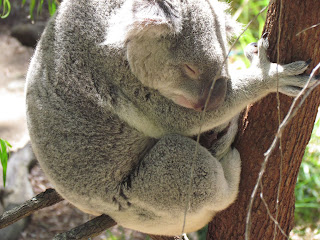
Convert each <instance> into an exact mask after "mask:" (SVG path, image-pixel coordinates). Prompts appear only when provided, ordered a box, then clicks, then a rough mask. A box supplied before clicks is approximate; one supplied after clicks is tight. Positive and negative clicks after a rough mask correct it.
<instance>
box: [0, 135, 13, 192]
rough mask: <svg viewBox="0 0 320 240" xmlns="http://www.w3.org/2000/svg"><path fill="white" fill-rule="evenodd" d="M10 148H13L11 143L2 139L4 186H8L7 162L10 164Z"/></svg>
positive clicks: (0, 148)
mask: <svg viewBox="0 0 320 240" xmlns="http://www.w3.org/2000/svg"><path fill="white" fill-rule="evenodd" d="M8 148H11V145H10V144H9V143H8V142H7V141H5V140H2V139H0V160H1V165H2V169H3V170H2V173H3V174H2V175H3V186H4V187H5V186H6V177H7V164H8Z"/></svg>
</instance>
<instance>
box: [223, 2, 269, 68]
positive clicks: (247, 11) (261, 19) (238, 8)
mask: <svg viewBox="0 0 320 240" xmlns="http://www.w3.org/2000/svg"><path fill="white" fill-rule="evenodd" d="M228 2H230V6H231V12H232V16H233V19H235V20H237V21H238V22H240V23H242V24H244V26H246V25H247V24H248V23H249V22H250V21H251V20H252V19H254V18H255V17H256V16H257V15H258V14H259V12H260V11H261V10H262V9H263V8H264V7H266V6H267V5H268V4H269V0H256V1H252V0H228ZM265 20H266V11H264V12H263V13H261V14H259V16H258V17H257V19H256V20H255V21H253V22H252V23H251V25H250V27H249V28H248V29H247V30H246V31H245V32H244V34H243V35H242V36H241V37H240V39H239V43H237V44H236V46H235V50H234V51H233V52H232V55H231V57H232V58H233V61H238V60H240V61H243V62H245V66H246V67H248V66H249V60H248V59H246V58H245V57H244V55H243V49H244V48H245V47H246V46H247V45H248V44H249V43H251V42H257V41H258V39H259V38H260V36H261V34H262V31H263V27H264V23H265Z"/></svg>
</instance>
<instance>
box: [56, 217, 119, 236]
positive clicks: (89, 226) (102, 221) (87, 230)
mask: <svg viewBox="0 0 320 240" xmlns="http://www.w3.org/2000/svg"><path fill="white" fill-rule="evenodd" d="M116 224H117V223H116V222H115V221H114V220H113V219H112V218H111V217H109V216H107V215H101V216H99V217H96V218H94V219H92V220H90V221H88V222H86V223H84V224H82V225H80V226H78V227H75V228H73V229H71V230H70V231H68V232H64V233H60V234H57V235H56V236H55V237H54V238H53V240H67V239H68V240H69V239H79V240H82V239H83V240H86V239H88V238H92V237H95V236H98V235H99V234H101V233H102V232H104V231H105V230H106V229H108V228H110V227H113V226H115V225H116Z"/></svg>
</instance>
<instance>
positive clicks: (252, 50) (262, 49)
mask: <svg viewBox="0 0 320 240" xmlns="http://www.w3.org/2000/svg"><path fill="white" fill-rule="evenodd" d="M268 47H269V41H268V34H267V33H265V34H263V36H262V37H261V39H260V40H259V41H258V43H255V42H254V43H250V44H248V45H247V46H246V48H245V49H244V54H245V56H246V57H247V58H248V59H249V61H250V62H251V64H252V65H261V64H262V63H268V64H270V62H269V59H268V56H267V49H268Z"/></svg>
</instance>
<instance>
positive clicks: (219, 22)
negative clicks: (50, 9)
mask: <svg viewBox="0 0 320 240" xmlns="http://www.w3.org/2000/svg"><path fill="white" fill-rule="evenodd" d="M237 29H238V24H237V23H236V22H234V21H232V19H231V18H230V16H229V14H228V13H227V7H226V5H225V4H224V3H221V2H219V1H217V0H77V1H72V0H64V1H63V2H62V3H61V6H60V7H59V9H58V11H57V13H56V15H55V16H54V17H53V18H52V19H51V20H50V22H49V23H48V25H47V27H46V29H45V31H44V33H43V34H42V37H41V39H40V41H39V43H38V45H37V48H36V51H35V53H34V56H33V58H32V60H31V63H30V67H29V70H28V74H27V86H26V103H27V122H28V128H29V133H30V138H31V142H32V147H33V150H34V152H35V155H36V157H37V159H38V160H39V162H40V165H41V167H42V169H43V170H44V172H45V174H46V175H47V177H48V178H49V180H50V181H51V183H52V184H53V186H54V187H55V188H56V190H57V191H58V193H59V194H60V195H61V196H62V197H64V198H65V199H67V200H68V201H69V202H70V203H72V204H73V205H75V206H76V207H78V208H79V209H81V210H82V211H84V212H87V213H90V214H93V215H101V214H107V215H109V216H110V217H112V218H113V219H114V220H115V221H116V222H117V223H119V224H120V225H122V226H124V227H127V228H131V229H134V230H138V231H141V232H144V233H148V234H155V235H167V236H171V235H177V234H181V232H182V230H183V231H184V232H192V231H196V230H198V229H199V228H201V227H203V226H204V225H205V224H207V223H208V222H209V221H210V220H211V219H212V217H213V216H214V215H215V214H216V213H217V212H218V211H221V210H223V209H225V208H227V207H228V206H229V205H230V204H231V203H233V202H234V201H235V199H236V197H237V193H238V185H239V181H240V171H241V160H240V155H239V153H238V151H237V150H236V149H235V148H234V147H233V146H232V143H233V141H234V137H235V135H236V132H237V118H238V114H239V112H241V111H242V110H243V109H244V108H245V107H246V106H247V105H248V104H251V103H254V102H255V101H257V100H259V99H261V98H263V97H264V96H266V95H267V94H269V93H271V92H275V91H277V81H278V78H279V91H280V92H282V93H284V94H287V95H290V96H295V95H297V94H298V92H299V90H300V89H301V88H302V87H303V86H304V85H305V83H306V82H307V79H308V78H307V77H306V76H301V75H299V74H301V73H303V72H304V71H305V70H306V68H307V67H308V62H305V61H298V62H293V63H290V64H287V65H277V64H275V63H270V61H269V60H268V57H267V54H266V49H267V47H268V41H267V39H266V38H262V39H260V40H259V42H258V43H257V44H255V45H250V46H249V48H248V49H247V56H248V58H249V59H250V60H251V62H252V64H251V67H250V68H248V69H246V70H242V71H239V72H237V73H236V74H234V75H230V73H229V70H228V65H227V63H226V59H227V55H228V40H229V38H230V37H231V36H232V35H233V34H234V33H235V31H236V30H237ZM277 72H278V74H277ZM198 133H202V135H203V136H206V137H209V138H211V140H210V141H209V142H210V144H209V146H204V144H201V139H200V144H199V143H197V141H195V136H196V135H197V134H198ZM191 178H192V179H191ZM190 182H191V185H192V187H191V188H189V187H188V186H189V185H190ZM190 191H191V192H190ZM186 206H189V207H188V209H187V214H186V219H185V222H184V212H185V210H186ZM184 223H185V225H184ZM183 225H184V228H183Z"/></svg>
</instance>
